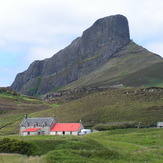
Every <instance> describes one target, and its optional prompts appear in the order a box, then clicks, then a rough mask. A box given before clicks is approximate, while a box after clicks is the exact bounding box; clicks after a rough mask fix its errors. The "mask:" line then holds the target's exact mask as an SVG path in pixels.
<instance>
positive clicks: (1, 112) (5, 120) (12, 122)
mask: <svg viewBox="0 0 163 163" xmlns="http://www.w3.org/2000/svg"><path fill="white" fill-rule="evenodd" d="M49 108H52V107H51V106H49V105H47V104H46V103H44V102H42V101H40V100H38V99H35V98H29V97H27V96H22V95H20V94H18V93H16V92H15V91H13V90H11V89H9V88H0V135H4V134H15V133H18V132H19V124H20V122H21V121H22V119H23V117H24V116H25V114H29V113H33V114H35V113H36V112H39V111H44V110H47V109H49Z"/></svg>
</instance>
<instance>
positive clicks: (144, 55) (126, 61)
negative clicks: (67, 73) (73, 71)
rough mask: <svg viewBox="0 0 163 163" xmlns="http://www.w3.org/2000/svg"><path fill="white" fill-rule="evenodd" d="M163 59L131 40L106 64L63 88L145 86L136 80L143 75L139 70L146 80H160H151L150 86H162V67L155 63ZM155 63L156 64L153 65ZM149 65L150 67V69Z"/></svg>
mask: <svg viewBox="0 0 163 163" xmlns="http://www.w3.org/2000/svg"><path fill="white" fill-rule="evenodd" d="M162 61H163V60H162V58H161V57H159V56H157V55H156V54H154V53H151V52H149V51H147V50H146V49H144V48H142V47H141V46H138V45H137V44H135V43H134V42H132V41H131V42H130V43H129V44H128V45H127V46H125V47H123V48H122V49H121V50H120V51H119V52H117V53H115V54H114V55H113V56H112V58H111V59H110V60H109V61H108V62H107V63H106V64H104V65H103V66H101V67H99V68H97V69H96V70H95V71H93V72H91V73H89V74H88V75H85V76H84V77H82V78H80V79H79V80H77V81H74V82H72V83H70V84H68V85H67V86H66V87H64V88H62V89H70V88H77V87H87V86H103V85H104V86H105V85H115V84H124V85H125V86H143V85H144V82H142V83H140V82H139V81H138V80H136V79H139V78H140V77H141V76H140V77H139V71H141V74H142V75H143V77H144V80H145V78H148V79H146V80H148V81H152V80H153V79H154V80H158V82H157V83H156V82H155V83H153V82H150V83H151V84H150V86H162V84H161V82H162V80H160V77H161V74H162V73H161V71H162V67H159V66H157V64H155V63H158V62H162ZM162 63H163V62H162ZM153 64H155V65H154V66H151V65H153ZM149 67H150V69H149V70H148V68H149ZM156 69H157V70H156ZM147 70H148V72H149V73H148V74H147V73H146V71H147ZM156 71H158V73H157V74H158V75H157V76H156V75H154V73H153V72H156ZM149 74H150V76H149ZM135 75H136V76H135ZM131 77H132V78H131ZM128 78H129V79H130V78H131V79H132V80H130V83H128V82H125V81H126V79H128ZM161 79H162V78H161ZM146 80H145V81H146ZM132 82H133V83H132ZM146 83H147V82H146ZM152 84H154V85H152Z"/></svg>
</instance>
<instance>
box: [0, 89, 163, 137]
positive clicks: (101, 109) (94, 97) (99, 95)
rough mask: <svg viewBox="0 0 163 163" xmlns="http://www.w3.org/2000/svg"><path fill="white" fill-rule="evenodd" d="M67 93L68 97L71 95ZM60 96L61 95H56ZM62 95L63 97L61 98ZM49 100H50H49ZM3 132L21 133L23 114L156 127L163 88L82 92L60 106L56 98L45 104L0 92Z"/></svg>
mask: <svg viewBox="0 0 163 163" xmlns="http://www.w3.org/2000/svg"><path fill="white" fill-rule="evenodd" d="M68 96H70V95H67V96H65V99H67V98H68ZM57 98H59V97H57ZM61 98H62V97H61ZM46 101H47V100H46ZM0 106H1V107H0V110H1V112H0V131H1V132H0V134H1V135H7V134H15V133H16V134H18V132H19V124H20V122H21V121H22V120H23V118H24V115H25V114H26V113H28V114H29V115H28V116H29V117H51V116H52V115H55V116H56V117H57V119H58V121H59V122H79V120H82V123H83V124H84V126H94V125H96V124H98V123H108V122H131V121H132V122H137V123H138V122H142V123H141V125H142V126H145V127H146V126H153V125H154V126H156V122H158V121H163V116H162V115H163V89H162V88H146V89H108V90H105V91H99V90H96V91H93V92H90V93H87V92H85V93H84V92H81V97H80V98H79V99H76V100H72V99H71V98H70V101H66V103H63V104H60V105H57V104H56V100H55V98H54V99H53V98H51V99H49V101H47V102H46V103H45V102H43V101H40V100H37V99H29V98H27V97H24V96H14V95H4V93H1V94H0Z"/></svg>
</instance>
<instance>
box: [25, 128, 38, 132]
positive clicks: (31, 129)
mask: <svg viewBox="0 0 163 163" xmlns="http://www.w3.org/2000/svg"><path fill="white" fill-rule="evenodd" d="M40 129H41V128H27V129H25V130H24V131H23V132H35V131H37V130H40Z"/></svg>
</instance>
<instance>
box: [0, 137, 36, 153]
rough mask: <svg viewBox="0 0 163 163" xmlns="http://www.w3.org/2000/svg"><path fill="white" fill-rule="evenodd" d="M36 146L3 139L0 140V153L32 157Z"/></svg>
mask: <svg viewBox="0 0 163 163" xmlns="http://www.w3.org/2000/svg"><path fill="white" fill-rule="evenodd" d="M36 150H37V146H36V145H35V144H33V143H30V142H25V141H20V140H15V139H9V138H5V139H2V140H0V152H1V153H2V152H3V153H19V154H26V155H28V156H30V155H34V153H35V152H36Z"/></svg>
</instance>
